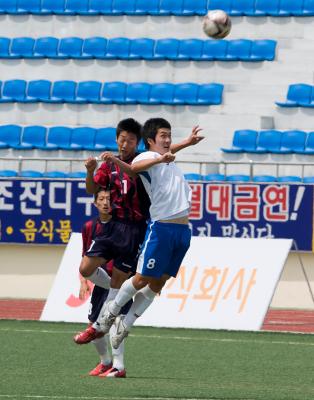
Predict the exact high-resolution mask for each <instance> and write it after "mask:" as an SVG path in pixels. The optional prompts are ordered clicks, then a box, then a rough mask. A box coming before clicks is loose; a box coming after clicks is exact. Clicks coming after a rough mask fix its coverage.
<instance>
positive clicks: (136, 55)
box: [128, 38, 155, 60]
mask: <svg viewBox="0 0 314 400" xmlns="http://www.w3.org/2000/svg"><path fill="white" fill-rule="evenodd" d="M154 46H155V41H154V40H153V39H149V38H139V39H133V40H131V41H130V51H129V56H128V58H129V59H130V60H141V59H144V60H152V59H153V52H154Z"/></svg>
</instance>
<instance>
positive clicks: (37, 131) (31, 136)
mask: <svg viewBox="0 0 314 400" xmlns="http://www.w3.org/2000/svg"><path fill="white" fill-rule="evenodd" d="M46 135H47V128H46V127H44V126H39V125H30V126H25V127H24V128H23V132H22V137H21V143H20V144H19V147H18V148H19V149H21V150H22V149H29V148H32V149H33V148H40V147H41V148H42V147H44V146H45V143H46Z"/></svg>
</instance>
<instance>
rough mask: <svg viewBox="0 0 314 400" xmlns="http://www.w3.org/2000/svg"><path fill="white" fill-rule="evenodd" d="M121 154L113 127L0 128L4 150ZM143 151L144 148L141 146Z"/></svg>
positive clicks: (0, 138) (18, 126)
mask: <svg viewBox="0 0 314 400" xmlns="http://www.w3.org/2000/svg"><path fill="white" fill-rule="evenodd" d="M6 148H13V149H16V150H31V149H40V150H91V151H103V150H109V151H117V143H116V130H115V128H111V127H104V128H92V127H75V128H71V127H67V126H53V127H46V126H40V125H31V126H25V127H23V126H20V125H1V126H0V149H6ZM140 148H141V150H143V149H144V146H143V145H142V144H141V145H140Z"/></svg>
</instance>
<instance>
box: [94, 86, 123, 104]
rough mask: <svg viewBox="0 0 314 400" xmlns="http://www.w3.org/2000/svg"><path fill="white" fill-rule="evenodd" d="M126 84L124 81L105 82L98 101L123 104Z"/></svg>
mask: <svg viewBox="0 0 314 400" xmlns="http://www.w3.org/2000/svg"><path fill="white" fill-rule="evenodd" d="M126 88H127V85H126V83H124V82H105V83H104V85H103V88H102V92H101V96H100V102H101V103H103V104H112V103H114V104H124V103H125V96H126Z"/></svg>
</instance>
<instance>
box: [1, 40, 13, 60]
mask: <svg viewBox="0 0 314 400" xmlns="http://www.w3.org/2000/svg"><path fill="white" fill-rule="evenodd" d="M10 43H11V40H10V39H8V38H6V37H0V58H10V54H9V49H10Z"/></svg>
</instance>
